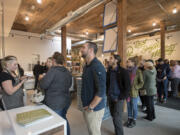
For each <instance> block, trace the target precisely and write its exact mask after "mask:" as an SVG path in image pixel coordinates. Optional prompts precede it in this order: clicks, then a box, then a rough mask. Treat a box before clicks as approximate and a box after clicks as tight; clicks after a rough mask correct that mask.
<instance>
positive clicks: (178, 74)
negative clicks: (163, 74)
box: [171, 61, 180, 97]
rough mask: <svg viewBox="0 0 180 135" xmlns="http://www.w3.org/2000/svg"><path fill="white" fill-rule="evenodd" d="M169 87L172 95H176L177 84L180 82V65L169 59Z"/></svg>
mask: <svg viewBox="0 0 180 135" xmlns="http://www.w3.org/2000/svg"><path fill="white" fill-rule="evenodd" d="M171 71H172V75H171V79H172V81H171V89H172V92H173V97H178V86H179V84H180V65H178V64H177V62H176V61H171Z"/></svg>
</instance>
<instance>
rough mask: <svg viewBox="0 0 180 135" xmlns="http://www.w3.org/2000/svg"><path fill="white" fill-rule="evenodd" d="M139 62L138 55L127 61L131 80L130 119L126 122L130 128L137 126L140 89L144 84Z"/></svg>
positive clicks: (128, 104) (128, 105)
mask: <svg viewBox="0 0 180 135" xmlns="http://www.w3.org/2000/svg"><path fill="white" fill-rule="evenodd" d="M137 64H138V58H137V57H132V58H129V59H128V61H127V70H128V71H129V74H130V80H131V91H130V97H128V98H127V108H128V121H127V122H126V124H127V127H128V128H133V127H134V126H136V120H137V115H138V96H139V90H140V89H141V88H142V87H143V85H144V81H143V74H142V71H141V70H139V69H138V68H137Z"/></svg>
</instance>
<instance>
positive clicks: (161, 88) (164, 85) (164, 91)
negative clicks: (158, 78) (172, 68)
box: [157, 79, 168, 100]
mask: <svg viewBox="0 0 180 135" xmlns="http://www.w3.org/2000/svg"><path fill="white" fill-rule="evenodd" d="M157 89H158V97H159V99H161V97H162V95H164V97H163V99H165V100H167V96H168V79H166V80H164V81H162V82H157Z"/></svg>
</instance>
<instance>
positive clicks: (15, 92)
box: [0, 56, 27, 110]
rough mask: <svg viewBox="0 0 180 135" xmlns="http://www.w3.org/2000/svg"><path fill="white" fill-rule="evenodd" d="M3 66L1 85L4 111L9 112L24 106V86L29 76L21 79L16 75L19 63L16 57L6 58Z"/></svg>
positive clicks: (0, 76)
mask: <svg viewBox="0 0 180 135" xmlns="http://www.w3.org/2000/svg"><path fill="white" fill-rule="evenodd" d="M1 64H2V68H3V71H2V72H1V73H0V85H1V88H2V100H3V107H4V109H7V110H9V109H13V108H18V107H22V106H24V102H23V96H24V92H23V87H22V86H23V84H24V82H25V81H26V80H27V76H22V77H21V78H20V77H18V76H17V75H16V73H15V71H16V70H17V68H18V62H17V58H16V57H15V56H6V57H4V58H3V60H2V62H1ZM1 102H2V101H1Z"/></svg>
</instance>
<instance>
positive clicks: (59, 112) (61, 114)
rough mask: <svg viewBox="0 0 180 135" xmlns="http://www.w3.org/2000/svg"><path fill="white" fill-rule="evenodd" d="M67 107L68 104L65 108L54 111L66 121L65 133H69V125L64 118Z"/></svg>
mask: <svg viewBox="0 0 180 135" xmlns="http://www.w3.org/2000/svg"><path fill="white" fill-rule="evenodd" d="M69 107H70V104H68V105H67V106H66V107H65V108H63V109H61V110H55V112H56V113H57V114H59V115H60V116H61V117H62V118H64V119H65V120H66V121H67V135H70V126H69V122H68V120H67V118H66V114H67V111H68V109H69Z"/></svg>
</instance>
